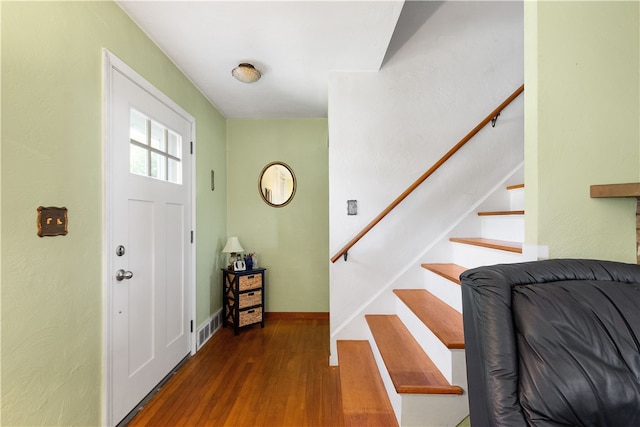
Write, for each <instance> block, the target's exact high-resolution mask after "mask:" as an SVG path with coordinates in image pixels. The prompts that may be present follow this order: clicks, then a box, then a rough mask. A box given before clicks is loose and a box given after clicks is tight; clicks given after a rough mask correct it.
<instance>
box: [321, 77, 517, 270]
mask: <svg viewBox="0 0 640 427" xmlns="http://www.w3.org/2000/svg"><path fill="white" fill-rule="evenodd" d="M522 92H524V84H523V85H522V86H520V87H519V88H518V89H516V90H515V92H513V93H512V94H511V95H509V97H508V98H507V99H505V100H504V101H503V102H502V103H501V104H500V105H498V107H496V109H494V110H493V111H492V112H491V113H490V114H489V115H488V116H487V117H486V118H485V119H484V120H482V121H481V122H480V123H478V125H477V126H476V127H474V128H473V129H472V130H471V131H470V132H469V133H468V134H467V135H466V136H465V137H464V138H462V139H461V140H460V142H458V143H457V144H456V145H454V146H453V147H452V148H451V149H450V150H449V151H447V153H446V154H445V155H444V156H442V158H441V159H440V160H438V161H437V162H435V163H434V165H433V166H431V167H430V168H429V170H427V171H426V172H425V173H424V174H422V176H420V178H418V179H417V180H416V181H415V182H414V183H413V184H411V185H410V186H409V187H408V188H407V189H406V190H405V191H404V192H403V193H402V194H400V195H399V196H398V197H397V198H396V199H395V200H394V201H393V202H391V204H390V205H389V206H387V207H386V208H385V210H383V211H382V212H380V214H379V215H378V216H377V217H375V218H374V219H373V220H372V221H371V222H370V223H369V224H367V225H366V226H365V227H364V228H363V229H362V231H360V232H359V233H358V234H357V235H356V237H354V238H353V239H351V240H350V241H349V243H347V244H346V245H345V246H344V247H343V248H342V249H340V251H338V253H336V254H335V255H334V256H333V257H331V262H332V263H334V262H336V261H337V260H338V259H340V257H341V256H344V255H345V254H346V253H347V252H348V251H349V249H351V248H352V247H353V246H354V245H355V244H356V243H357V242H358V241H359V240H360V239H362V238H363V237H364V235H365V234H367V233H368V232H369V231H370V230H371V229H372V228H373V227H375V226H376V224H378V223H379V222H380V221H381V220H382V218H384V217H385V216H387V214H388V213H389V212H391V211H392V210H393V209H394V208H395V207H396V206H398V205H399V204H400V202H402V201H403V200H404V199H406V198H407V196H408V195H409V194H411V193H412V192H413V190H415V189H416V188H418V186H419V185H420V184H422V183H423V182H424V181H425V180H426V179H427V178H429V177H430V176H431V175H432V174H433V173H434V172H435V171H436V170H438V168H439V167H440V166H442V165H443V164H444V162H446V161H447V160H449V157H451V156H453V155H454V154H455V153H456V151H458V150H459V149H460V148H462V146H463V145H465V144H466V143H467V142H469V140H470V139H471V138H473V137H474V136H475V135H476V134H477V133H478V132H480V129H482V128H483V127H485V126H486V125H487V124H488V123H489V122H490V121H491V120H492V119H494V118H496V117H497V116H498V114H500V112H501V111H502V110H503V109H504V108H505V107H506V106H507V105H509V104H511V102H512V101H513V100H514V99H516V98H517V97H518V95H520V94H521V93H522ZM345 259H346V258H345Z"/></svg>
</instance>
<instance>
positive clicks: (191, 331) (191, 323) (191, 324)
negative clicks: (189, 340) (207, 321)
mask: <svg viewBox="0 0 640 427" xmlns="http://www.w3.org/2000/svg"><path fill="white" fill-rule="evenodd" d="M191 333H193V320H192V321H191Z"/></svg>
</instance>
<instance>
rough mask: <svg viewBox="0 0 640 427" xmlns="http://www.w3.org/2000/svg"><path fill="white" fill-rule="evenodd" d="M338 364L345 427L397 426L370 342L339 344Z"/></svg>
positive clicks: (342, 342) (340, 341)
mask: <svg viewBox="0 0 640 427" xmlns="http://www.w3.org/2000/svg"><path fill="white" fill-rule="evenodd" d="M337 346H338V361H339V366H340V387H341V392H342V407H343V412H344V425H345V426H397V425H398V421H397V420H396V416H395V414H394V412H393V407H392V406H391V402H390V401H389V396H388V395H387V391H386V390H385V388H384V384H383V382H382V378H380V375H379V374H378V366H377V365H376V361H375V359H374V357H373V352H372V351H371V347H370V345H369V341H351V340H349V341H344V340H339V341H338V342H337Z"/></svg>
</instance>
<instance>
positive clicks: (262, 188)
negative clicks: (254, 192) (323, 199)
mask: <svg viewBox="0 0 640 427" xmlns="http://www.w3.org/2000/svg"><path fill="white" fill-rule="evenodd" d="M272 166H282V167H284V168H285V169H287V171H289V173H290V174H291V181H292V185H291V194H290V195H289V197H288V198H287V199H286V200H285V201H284V202H281V203H273V202H272V199H271V197H270V195H269V193H268V191H273V189H269V188H266V187H265V186H264V185H263V184H262V179H263V178H264V174H265V172H267V170H268V169H269V168H270V167H272ZM297 186H298V182H297V180H296V174H294V173H293V169H291V167H290V166H289V165H287V164H286V163H284V162H271V163H269V164H268V165H266V166H265V167H264V168H262V171H261V172H260V176H259V178H258V192H259V193H260V197H262V200H263V201H264V202H265V203H266V204H267V205H269V206H272V207H274V208H282V207H284V206H287V205H288V204H289V203H291V200H293V196H295V194H296V189H297Z"/></svg>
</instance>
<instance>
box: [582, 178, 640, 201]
mask: <svg viewBox="0 0 640 427" xmlns="http://www.w3.org/2000/svg"><path fill="white" fill-rule="evenodd" d="M591 197H593V198H599V197H640V182H632V183H628V184H604V185H592V186H591Z"/></svg>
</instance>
